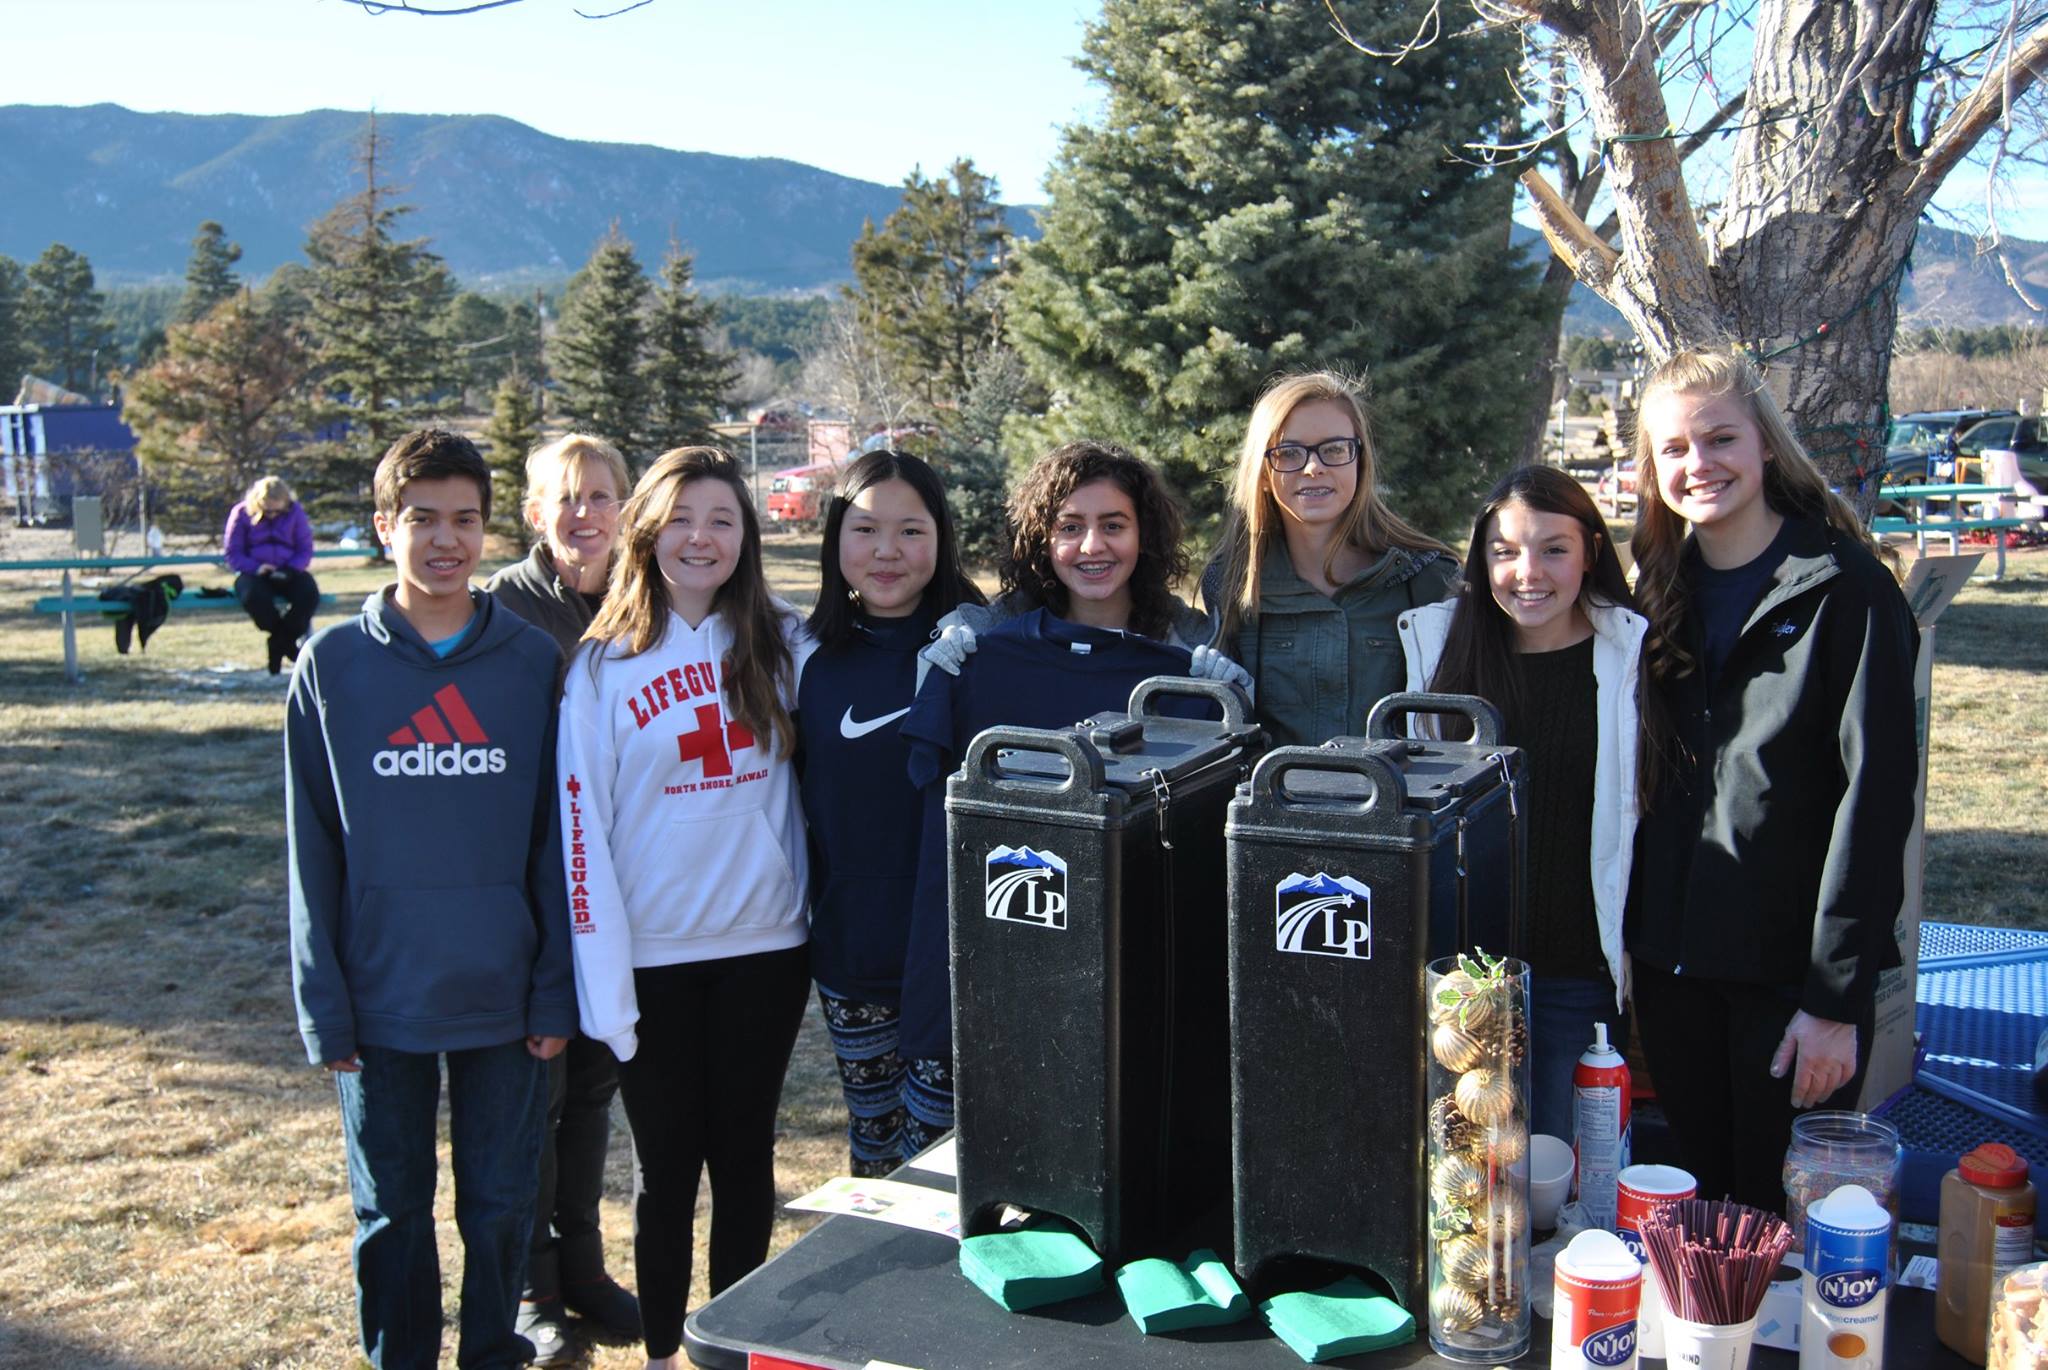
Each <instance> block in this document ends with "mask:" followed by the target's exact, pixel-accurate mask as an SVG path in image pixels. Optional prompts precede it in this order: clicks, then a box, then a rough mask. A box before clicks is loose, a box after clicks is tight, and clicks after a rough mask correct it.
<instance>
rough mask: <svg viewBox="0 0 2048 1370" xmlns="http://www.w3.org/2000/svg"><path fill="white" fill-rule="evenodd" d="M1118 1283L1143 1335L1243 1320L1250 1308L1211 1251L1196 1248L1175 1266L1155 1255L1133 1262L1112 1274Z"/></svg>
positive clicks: (1229, 1275) (1247, 1300) (1227, 1271)
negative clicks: (1195, 1250) (1196, 1249)
mask: <svg viewBox="0 0 2048 1370" xmlns="http://www.w3.org/2000/svg"><path fill="white" fill-rule="evenodd" d="M1116 1287H1117V1291H1118V1292H1119V1293H1121V1294H1122V1295H1123V1296H1124V1307H1125V1308H1128V1309H1129V1310H1130V1311H1131V1317H1132V1318H1133V1319H1134V1320H1135V1321H1136V1322H1137V1324H1138V1330H1139V1331H1140V1332H1143V1333H1144V1334H1145V1335H1146V1336H1151V1335H1152V1334H1153V1333H1155V1332H1182V1331H1185V1330H1187V1329H1188V1328H1190V1327H1221V1326H1223V1325H1224V1324H1226V1323H1233V1322H1242V1321H1243V1320H1244V1319H1245V1318H1248V1317H1250V1316H1251V1311H1252V1305H1251V1300H1250V1299H1247V1298H1246V1297H1245V1296H1244V1290H1242V1289H1240V1288H1239V1287H1238V1284H1237V1280H1236V1279H1235V1278H1233V1277H1232V1275H1231V1273H1230V1268H1229V1267H1228V1266H1226V1265H1224V1264H1223V1260H1222V1258H1221V1257H1219V1256H1218V1255H1217V1254H1216V1253H1215V1252H1214V1251H1208V1250H1203V1251H1197V1252H1195V1253H1194V1254H1193V1255H1192V1256H1189V1257H1188V1258H1187V1259H1186V1260H1184V1261H1181V1262H1180V1263H1179V1264H1175V1263H1174V1262H1172V1261H1168V1260H1160V1259H1158V1258H1156V1257H1155V1258H1150V1259H1146V1260H1142V1261H1132V1262H1131V1263H1130V1264H1129V1265H1127V1266H1125V1267H1124V1268H1123V1269H1121V1270H1119V1271H1117V1272H1116Z"/></svg>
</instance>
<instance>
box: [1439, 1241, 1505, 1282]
mask: <svg viewBox="0 0 2048 1370" xmlns="http://www.w3.org/2000/svg"><path fill="white" fill-rule="evenodd" d="M1437 1260H1438V1265H1439V1268H1440V1269H1441V1270H1442V1271H1443V1276H1444V1278H1445V1279H1447V1280H1449V1281H1450V1282H1451V1283H1452V1284H1455V1285H1457V1286H1458V1287H1459V1288H1460V1289H1469V1290H1471V1291H1473V1292H1474V1293H1478V1292H1480V1291H1482V1290H1484V1289H1485V1288H1486V1285H1487V1281H1488V1279H1489V1278H1491V1276H1492V1275H1493V1249H1492V1248H1491V1247H1489V1246H1488V1245H1487V1244H1486V1238H1484V1237H1481V1236H1477V1235H1474V1234H1469V1233H1468V1234H1466V1235H1465V1236H1462V1237H1453V1238H1451V1239H1450V1240H1449V1241H1447V1242H1445V1243H1444V1244H1443V1245H1442V1246H1440V1247H1438V1248H1437Z"/></svg>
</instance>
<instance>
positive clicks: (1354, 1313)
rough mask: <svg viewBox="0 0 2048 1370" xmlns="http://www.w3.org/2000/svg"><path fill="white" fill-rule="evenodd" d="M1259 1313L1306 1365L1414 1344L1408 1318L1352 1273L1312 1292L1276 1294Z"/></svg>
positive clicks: (1412, 1330) (1412, 1320)
mask: <svg viewBox="0 0 2048 1370" xmlns="http://www.w3.org/2000/svg"><path fill="white" fill-rule="evenodd" d="M1259 1311H1260V1312H1261V1313H1263V1314H1265V1315H1266V1325H1267V1326H1268V1327H1270V1328H1272V1329H1273V1335H1274V1336H1276V1337H1278V1338H1280V1340H1282V1341H1284V1342H1286V1343H1287V1345H1288V1346H1289V1347H1290V1348H1291V1349H1292V1350H1293V1352H1294V1354H1295V1355H1297V1356H1300V1357H1301V1358H1302V1359H1303V1360H1305V1361H1309V1362H1311V1363H1313V1362H1315V1361H1325V1360H1334V1359H1336V1358H1337V1357H1338V1356H1351V1355H1356V1354H1358V1353H1359V1352H1360V1351H1377V1350H1379V1349H1380V1348H1382V1347H1387V1346H1404V1345H1406V1344H1407V1343H1409V1342H1411V1341H1413V1340H1415V1318H1414V1315H1412V1314H1411V1313H1409V1312H1408V1310H1407V1309H1405V1308H1403V1307H1401V1305H1400V1304H1398V1303H1395V1302H1394V1301H1393V1300H1392V1299H1390V1298H1388V1297H1386V1296H1385V1295H1384V1294H1378V1293H1375V1292H1374V1291H1373V1290H1372V1288H1371V1286H1369V1285H1367V1284H1366V1282H1365V1281H1364V1280H1361V1279H1359V1278H1358V1277H1357V1276H1356V1275H1346V1276H1345V1277H1344V1278H1343V1279H1341V1280H1339V1281H1337V1282H1336V1283H1335V1284H1332V1285H1328V1286H1325V1287H1324V1288H1322V1289H1318V1290H1315V1291H1314V1292H1312V1293H1308V1292H1304V1293H1295V1294H1277V1295H1275V1296H1274V1297H1272V1298H1270V1299H1267V1300H1265V1301H1264V1302H1262V1303H1261V1304H1260V1305H1259Z"/></svg>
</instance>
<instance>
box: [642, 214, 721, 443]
mask: <svg viewBox="0 0 2048 1370" xmlns="http://www.w3.org/2000/svg"><path fill="white" fill-rule="evenodd" d="M694 265H695V264H694V260H693V258H692V257H691V255H690V254H689V253H687V252H685V251H683V249H682V246H681V244H679V243H677V242H676V241H675V240H673V239H671V240H670V241H669V245H668V256H667V257H666V258H664V259H663V261H662V264H661V284H660V285H658V286H656V287H655V290H654V308H653V310H652V312H651V313H650V315H649V318H648V329H647V334H648V336H647V344H648V358H647V365H646V368H645V375H646V378H647V399H648V417H647V446H648V450H649V451H651V452H665V451H667V450H668V449H670V448H672V447H688V446H692V445H694V444H699V443H712V442H716V441H717V440H718V435H717V434H716V433H713V432H712V431H711V425H712V424H714V423H716V422H717V421H718V412H719V400H720V399H721V398H722V397H723V396H724V394H725V391H726V387H728V386H730V385H731V384H732V383H733V382H734V381H736V380H738V379H739V370H738V368H737V367H735V366H734V364H733V356H732V354H731V353H730V352H722V351H720V350H718V349H717V348H716V347H714V346H712V344H711V332H712V330H713V328H715V327H716V326H717V323H718V311H717V309H716V307H714V306H713V305H710V304H708V303H706V302H705V301H704V300H703V299H701V298H700V297H699V296H698V294H697V292H696V290H695V289H694V288H692V286H691V284H690V277H691V273H692V271H693V270H694Z"/></svg>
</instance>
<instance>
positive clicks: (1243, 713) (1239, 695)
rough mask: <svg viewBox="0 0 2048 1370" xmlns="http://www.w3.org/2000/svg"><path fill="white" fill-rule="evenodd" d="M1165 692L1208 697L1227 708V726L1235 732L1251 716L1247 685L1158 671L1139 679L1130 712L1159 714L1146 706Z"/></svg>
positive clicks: (1148, 715) (1136, 715)
mask: <svg viewBox="0 0 2048 1370" xmlns="http://www.w3.org/2000/svg"><path fill="white" fill-rule="evenodd" d="M1161 695H1181V696H1184V697H1187V698H1192V699H1206V700H1209V701H1210V702H1211V703H1214V704H1216V705H1217V706H1218V707H1220V708H1221V709H1222V710H1223V726H1224V727H1225V728H1226V729H1228V730H1229V731H1231V732H1236V731H1237V730H1238V729H1240V728H1243V727H1244V726H1245V723H1246V722H1247V721H1248V720H1249V719H1250V717H1251V709H1252V701H1251V698H1250V696H1248V695H1246V694H1245V692H1244V689H1243V687H1241V686H1238V685H1232V684H1230V683H1229V682H1228V681H1223V680H1206V679H1203V678H1201V677H1199V676H1186V675H1155V676H1147V677H1146V678H1145V679H1143V680H1141V681H1139V682H1138V687H1137V688H1136V689H1135V690H1132V691H1131V703H1130V708H1129V710H1128V712H1129V713H1130V715H1131V717H1132V718H1156V717H1158V715H1157V714H1155V713H1154V712H1153V711H1152V710H1151V709H1149V708H1147V707H1146V706H1147V705H1149V704H1150V703H1151V702H1152V701H1153V700H1155V699H1157V698H1159V697H1160V696H1161Z"/></svg>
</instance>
